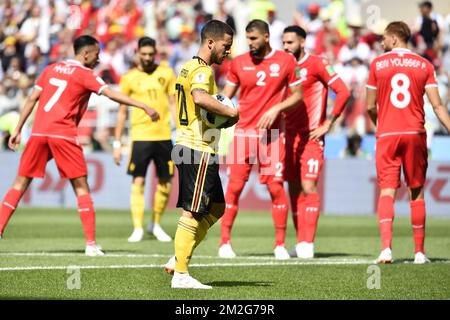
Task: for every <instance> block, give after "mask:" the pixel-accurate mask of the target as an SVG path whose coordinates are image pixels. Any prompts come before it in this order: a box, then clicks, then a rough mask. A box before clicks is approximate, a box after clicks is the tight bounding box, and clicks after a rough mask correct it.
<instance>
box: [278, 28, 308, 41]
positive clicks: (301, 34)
mask: <svg viewBox="0 0 450 320" xmlns="http://www.w3.org/2000/svg"><path fill="white" fill-rule="evenodd" d="M288 32H293V33H295V34H296V35H297V36H299V37H302V38H303V39H306V31H305V29H303V28H302V27H299V26H289V27H286V28H285V29H284V31H283V33H288Z"/></svg>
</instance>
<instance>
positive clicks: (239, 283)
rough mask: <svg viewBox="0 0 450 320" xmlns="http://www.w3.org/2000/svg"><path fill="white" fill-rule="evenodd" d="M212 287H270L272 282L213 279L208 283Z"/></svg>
mask: <svg viewBox="0 0 450 320" xmlns="http://www.w3.org/2000/svg"><path fill="white" fill-rule="evenodd" d="M208 285H210V286H213V287H271V286H273V285H274V282H265V281H213V282H210V283H208Z"/></svg>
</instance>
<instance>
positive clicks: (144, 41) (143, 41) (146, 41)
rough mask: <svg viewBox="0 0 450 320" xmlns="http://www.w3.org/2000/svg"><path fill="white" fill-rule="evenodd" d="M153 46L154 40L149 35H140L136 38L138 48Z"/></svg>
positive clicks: (154, 44) (154, 46) (154, 45)
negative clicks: (140, 36)
mask: <svg viewBox="0 0 450 320" xmlns="http://www.w3.org/2000/svg"><path fill="white" fill-rule="evenodd" d="M147 46H150V47H153V48H156V41H155V39H153V38H150V37H142V38H140V39H139V40H138V49H140V48H142V47H147Z"/></svg>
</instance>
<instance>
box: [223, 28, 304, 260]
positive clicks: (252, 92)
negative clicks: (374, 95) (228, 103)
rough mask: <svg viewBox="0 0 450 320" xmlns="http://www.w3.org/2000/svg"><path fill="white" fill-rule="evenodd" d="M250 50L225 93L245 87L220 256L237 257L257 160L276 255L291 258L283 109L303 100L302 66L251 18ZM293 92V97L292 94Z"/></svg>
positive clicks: (238, 61)
mask: <svg viewBox="0 0 450 320" xmlns="http://www.w3.org/2000/svg"><path fill="white" fill-rule="evenodd" d="M246 36H247V42H248V44H249V47H250V52H247V53H245V54H243V55H240V56H238V57H236V58H235V59H233V61H232V62H231V66H230V70H229V72H228V74H227V82H226V85H225V88H224V90H223V94H224V95H226V96H228V97H230V98H231V97H233V96H234V95H235V93H236V92H237V90H238V88H240V95H239V106H238V108H239V114H240V118H239V121H238V123H237V124H236V128H235V136H234V141H233V145H232V147H231V148H232V149H231V152H230V156H229V158H228V163H229V167H228V170H229V182H228V187H227V191H226V195H225V202H226V209H225V214H224V216H223V218H222V226H221V232H222V237H221V243H220V245H221V246H220V249H219V256H220V257H223V258H233V257H235V253H234V252H233V249H232V248H231V243H230V233H231V228H232V226H233V222H234V219H235V217H236V215H237V211H238V200H239V196H240V194H241V192H242V189H243V188H244V186H245V183H246V182H247V180H248V177H249V175H250V171H251V168H252V164H253V163H254V162H257V163H258V165H259V180H260V182H261V183H263V184H266V185H267V188H268V190H269V192H270V196H271V199H272V217H273V220H274V224H275V230H276V241H275V250H274V253H275V257H276V258H277V259H289V253H288V252H287V250H286V248H285V244H284V240H285V235H286V219H287V214H288V200H287V197H286V194H285V192H284V188H283V162H284V132H283V131H284V130H283V124H282V122H281V120H282V119H281V113H282V112H283V111H285V110H287V109H288V108H291V107H294V106H296V105H298V103H299V101H300V100H301V99H302V97H303V95H302V90H301V85H300V78H299V75H300V70H299V69H298V67H297V65H296V62H295V59H294V57H293V56H292V55H291V54H289V53H286V52H283V51H279V50H273V49H272V48H271V47H270V43H269V27H268V25H267V23H265V22H264V21H261V20H252V21H250V23H249V24H248V25H247V27H246ZM288 90H290V91H291V95H290V96H289V97H288V98H286V97H287V93H288Z"/></svg>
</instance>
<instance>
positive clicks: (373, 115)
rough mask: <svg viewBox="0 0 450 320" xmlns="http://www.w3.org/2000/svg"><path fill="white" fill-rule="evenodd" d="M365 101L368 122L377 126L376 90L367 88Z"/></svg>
mask: <svg viewBox="0 0 450 320" xmlns="http://www.w3.org/2000/svg"><path fill="white" fill-rule="evenodd" d="M366 101H367V112H368V113H369V117H370V120H372V122H373V124H374V125H375V126H376V125H377V117H378V110H377V90H376V89H371V88H367V91H366Z"/></svg>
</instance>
